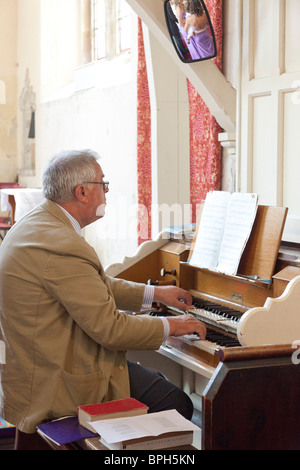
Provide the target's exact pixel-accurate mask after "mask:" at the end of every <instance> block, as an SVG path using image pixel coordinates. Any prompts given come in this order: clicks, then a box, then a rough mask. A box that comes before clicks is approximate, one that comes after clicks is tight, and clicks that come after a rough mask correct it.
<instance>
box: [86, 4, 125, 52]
mask: <svg viewBox="0 0 300 470" xmlns="http://www.w3.org/2000/svg"><path fill="white" fill-rule="evenodd" d="M91 5H92V14H91V21H92V50H93V60H99V59H103V58H112V57H114V56H116V55H118V54H121V53H122V52H125V51H128V50H130V48H131V22H130V7H129V5H128V4H127V2H126V1H125V0H91Z"/></svg>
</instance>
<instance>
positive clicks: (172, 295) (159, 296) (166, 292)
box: [154, 286, 206, 339]
mask: <svg viewBox="0 0 300 470" xmlns="http://www.w3.org/2000/svg"><path fill="white" fill-rule="evenodd" d="M154 301H155V302H161V303H163V304H165V305H167V306H170V307H175V308H178V309H179V310H183V311H185V312H186V311H187V310H188V309H189V308H190V306H191V305H192V296H191V294H190V293H189V292H187V291H185V290H183V289H180V288H179V287H176V286H156V287H155V290H154ZM166 318H167V320H168V322H169V324H170V335H171V336H182V335H188V334H193V333H197V334H198V335H199V338H200V339H205V336H206V327H205V325H204V323H202V322H200V321H199V320H196V319H195V318H194V317H193V316H192V315H178V316H173V317H166Z"/></svg>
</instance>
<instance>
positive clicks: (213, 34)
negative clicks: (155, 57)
mask: <svg viewBox="0 0 300 470" xmlns="http://www.w3.org/2000/svg"><path fill="white" fill-rule="evenodd" d="M199 1H200V2H201V4H202V6H203V9H204V11H205V14H206V16H207V19H208V24H209V27H210V30H211V33H212V40H213V43H214V51H215V53H214V54H213V55H211V56H208V57H202V58H201V59H191V60H186V59H184V58H183V57H182V56H181V55H180V53H179V51H178V49H177V47H176V45H175V43H174V41H173V38H172V33H171V28H170V22H169V19H168V12H167V4H168V3H169V0H164V13H165V21H166V24H167V27H168V32H169V36H170V40H171V43H172V44H173V47H174V49H175V51H176V53H177V55H178V57H179V59H180V60H181V62H183V63H185V64H193V63H194V62H203V61H204V60H210V59H213V58H214V57H216V56H217V53H218V51H217V44H216V38H215V32H214V28H213V26H212V23H211V20H210V16H209V13H208V10H207V8H206V5H205V2H204V0H199Z"/></svg>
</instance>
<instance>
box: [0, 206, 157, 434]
mask: <svg viewBox="0 0 300 470" xmlns="http://www.w3.org/2000/svg"><path fill="white" fill-rule="evenodd" d="M143 292H144V285H142V284H136V283H129V282H127V281H122V280H117V279H111V278H108V277H107V276H106V275H105V273H104V271H103V268H102V266H101V263H100V261H99V259H98V256H97V255H96V253H95V251H94V249H93V248H92V247H91V246H90V245H89V244H88V243H86V241H85V240H84V239H83V238H82V237H80V236H79V235H78V234H77V233H76V232H75V230H74V228H73V227H72V225H71V223H70V221H69V220H68V218H67V217H66V216H65V214H64V213H63V212H62V211H61V209H60V208H59V207H58V206H56V204H54V203H52V202H51V201H47V200H45V201H44V202H43V203H42V204H41V205H40V206H39V207H37V208H36V209H34V210H33V211H32V212H31V213H30V214H28V215H27V216H26V217H25V218H23V219H22V220H21V221H19V222H18V223H17V224H16V225H15V226H14V227H13V228H12V229H11V230H10V231H9V233H8V235H7V236H6V237H5V239H4V242H3V243H2V245H1V247H0V340H2V341H4V342H5V345H6V364H5V365H0V379H1V382H0V416H1V417H3V418H4V419H6V420H8V421H9V422H11V423H12V424H14V425H15V426H17V427H18V428H19V429H20V430H22V431H24V432H28V433H32V432H35V431H36V425H37V424H39V423H41V422H42V421H44V420H49V419H50V420H51V419H54V418H58V417H61V416H65V415H74V414H76V407H77V406H78V405H80V404H84V403H96V402H101V401H107V400H112V399H119V398H123V397H127V396H129V395H130V390H129V380H128V370H127V365H126V356H125V353H126V350H127V349H157V348H159V346H160V345H161V342H162V340H163V324H162V322H161V320H160V319H159V318H153V317H147V316H134V315H127V314H125V313H122V312H120V311H119V310H118V309H123V310H132V311H138V310H139V309H140V307H141V304H142V298H143Z"/></svg>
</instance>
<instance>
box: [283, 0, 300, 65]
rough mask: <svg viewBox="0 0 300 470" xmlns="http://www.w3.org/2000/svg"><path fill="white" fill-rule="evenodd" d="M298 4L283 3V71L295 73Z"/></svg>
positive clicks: (299, 37) (291, 0)
mask: <svg viewBox="0 0 300 470" xmlns="http://www.w3.org/2000/svg"><path fill="white" fill-rule="evenodd" d="M299 18H300V2H299V0H288V1H287V2H285V44H284V45H285V70H286V72H295V71H299V70H300V54H299V44H300V28H299Z"/></svg>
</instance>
